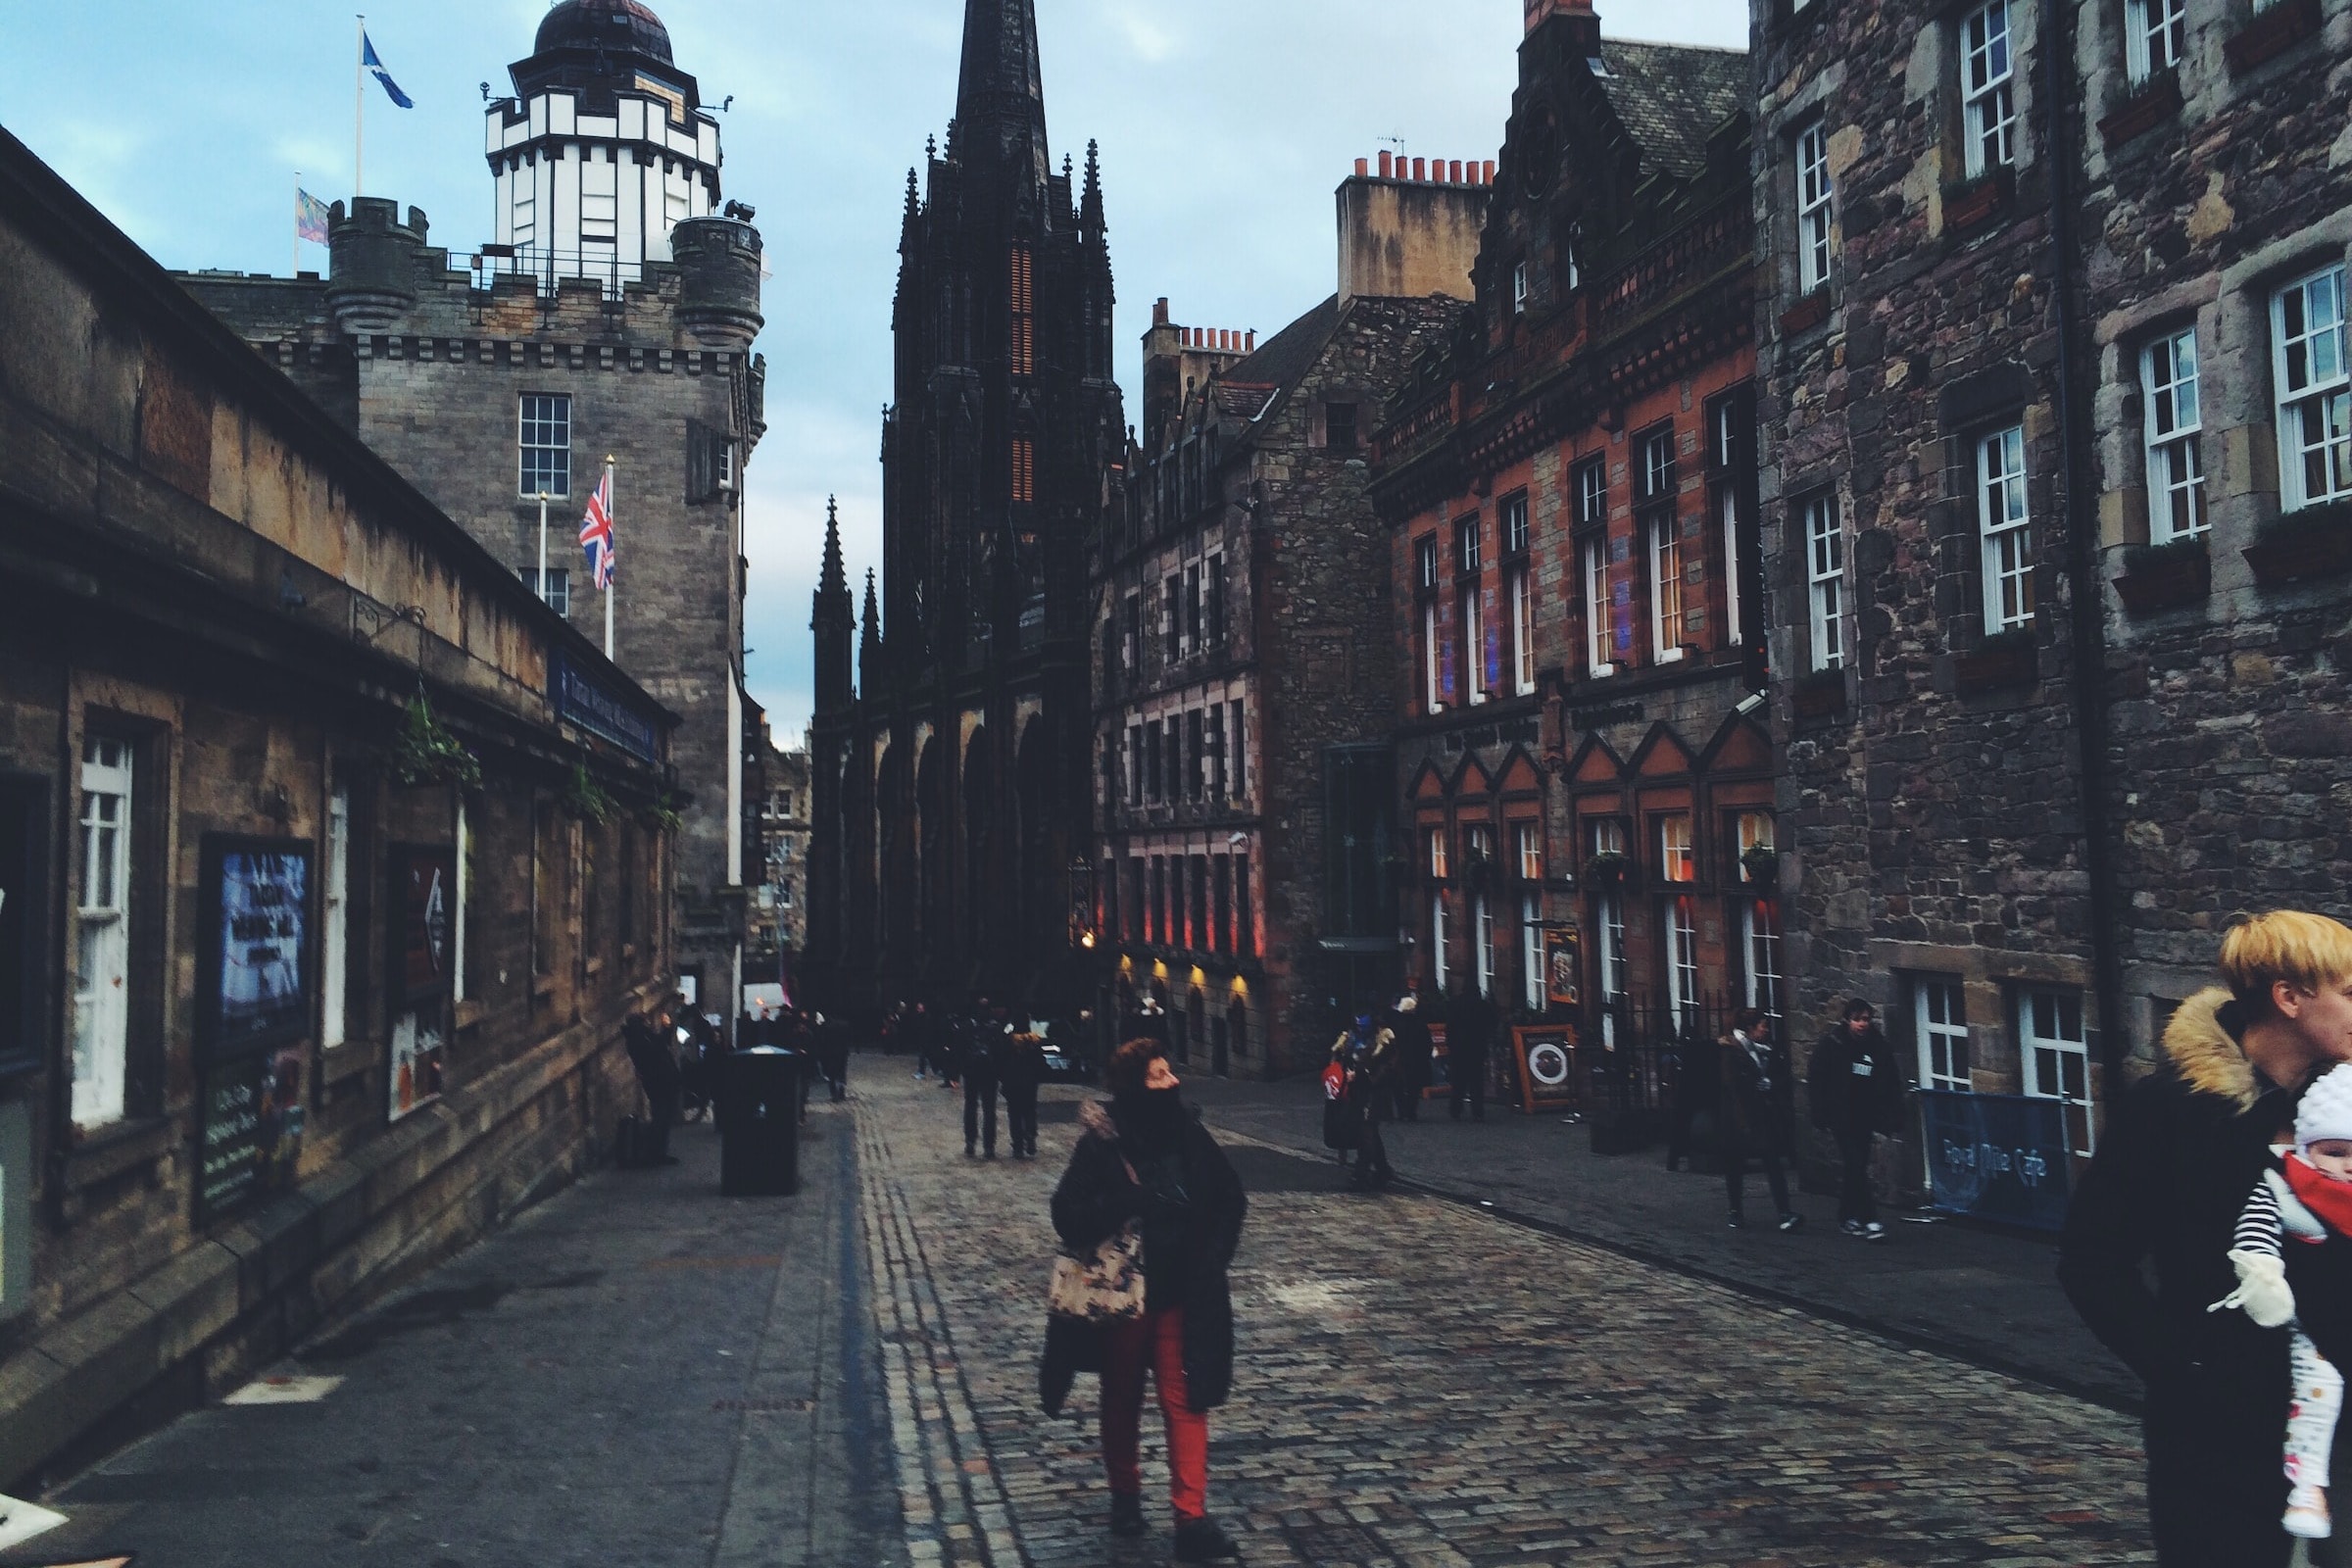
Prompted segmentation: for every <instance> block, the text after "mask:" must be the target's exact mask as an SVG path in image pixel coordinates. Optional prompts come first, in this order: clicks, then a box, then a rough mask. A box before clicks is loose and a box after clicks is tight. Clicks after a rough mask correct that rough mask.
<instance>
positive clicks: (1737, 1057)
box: [1715, 1035, 1791, 1153]
mask: <svg viewBox="0 0 2352 1568" xmlns="http://www.w3.org/2000/svg"><path fill="white" fill-rule="evenodd" d="M1715 1049H1716V1057H1717V1061H1718V1069H1717V1070H1718V1072H1719V1074H1720V1081H1721V1087H1722V1102H1721V1110H1720V1114H1721V1116H1722V1118H1723V1138H1724V1140H1725V1142H1726V1145H1727V1147H1731V1146H1735V1145H1736V1146H1737V1147H1738V1148H1740V1149H1742V1150H1745V1151H1746V1152H1749V1153H1764V1152H1773V1153H1779V1152H1782V1151H1783V1150H1785V1149H1787V1148H1788V1147H1789V1100H1790V1098H1791V1097H1790V1094H1789V1053H1788V1052H1786V1051H1784V1050H1782V1049H1781V1045H1780V1042H1778V1041H1767V1042H1765V1043H1764V1060H1763V1063H1762V1065H1758V1063H1757V1061H1756V1058H1755V1056H1754V1055H1753V1054H1751V1053H1750V1052H1749V1051H1748V1050H1747V1048H1746V1047H1744V1046H1742V1045H1740V1042H1739V1041H1737V1040H1734V1039H1733V1038H1732V1037H1731V1036H1730V1035H1725V1036H1724V1037H1723V1038H1722V1039H1721V1040H1719V1041H1717V1042H1716V1048H1715Z"/></svg>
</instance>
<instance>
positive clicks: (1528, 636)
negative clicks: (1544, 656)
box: [1511, 566, 1536, 697]
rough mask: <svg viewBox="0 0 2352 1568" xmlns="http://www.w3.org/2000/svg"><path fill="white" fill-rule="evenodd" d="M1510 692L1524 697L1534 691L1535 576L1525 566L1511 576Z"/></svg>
mask: <svg viewBox="0 0 2352 1568" xmlns="http://www.w3.org/2000/svg"><path fill="white" fill-rule="evenodd" d="M1511 666H1512V667H1511V691H1512V692H1513V693H1514V694H1515V695H1517V696H1520V697H1525V696H1527V695H1528V694H1530V693H1531V692H1533V691H1534V690H1535V689H1536V574H1535V572H1534V571H1533V570H1531V569H1530V568H1528V567H1526V566H1521V567H1520V568H1519V569H1518V570H1517V571H1515V572H1513V573H1511Z"/></svg>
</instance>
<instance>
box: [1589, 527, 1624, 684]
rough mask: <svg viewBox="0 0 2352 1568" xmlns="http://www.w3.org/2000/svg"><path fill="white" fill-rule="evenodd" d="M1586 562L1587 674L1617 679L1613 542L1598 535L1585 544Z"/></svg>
mask: <svg viewBox="0 0 2352 1568" xmlns="http://www.w3.org/2000/svg"><path fill="white" fill-rule="evenodd" d="M1583 555H1584V558H1585V640H1586V642H1587V643H1588V644H1590V645H1591V646H1589V647H1588V648H1587V649H1586V651H1585V660H1586V663H1587V664H1588V666H1589V668H1588V670H1587V673H1588V674H1590V675H1592V676H1593V677H1594V678H1598V677H1600V676H1603V675H1614V674H1616V673H1617V666H1616V664H1615V663H1614V662H1611V661H1610V659H1609V633H1610V630H1611V629H1612V628H1611V627H1610V624H1609V620H1610V616H1609V609H1610V606H1609V541H1608V539H1607V537H1606V536H1605V535H1602V534H1594V535H1593V536H1592V537H1591V538H1589V539H1587V540H1586V541H1585V543H1584V549H1583Z"/></svg>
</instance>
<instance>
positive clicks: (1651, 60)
mask: <svg viewBox="0 0 2352 1568" xmlns="http://www.w3.org/2000/svg"><path fill="white" fill-rule="evenodd" d="M1600 61H1601V64H1602V65H1603V66H1604V67H1606V68H1607V71H1608V74H1607V75H1605V76H1604V75H1601V74H1600V73H1597V72H1596V73H1593V82H1594V84H1595V85H1597V86H1598V87H1599V88H1600V90H1601V94H1602V96H1604V97H1606V98H1607V99H1608V101H1609V107H1610V109H1612V110H1613V111H1615V113H1616V115H1617V120H1618V123H1620V124H1622V125H1624V126H1625V129H1626V133H1627V134H1628V135H1629V136H1631V137H1632V138H1633V142H1634V145H1635V146H1636V147H1637V148H1639V149H1640V151H1641V159H1642V172H1643V173H1645V174H1650V173H1661V172H1662V173H1667V174H1672V175H1674V176H1675V177H1676V178H1677V179H1690V178H1693V177H1694V176H1696V175H1698V174H1700V173H1703V172H1705V171H1706V167H1707V140H1708V138H1709V137H1710V136H1712V135H1713V134H1714V133H1715V130H1716V128H1717V127H1718V126H1720V125H1722V123H1724V122H1725V121H1727V120H1729V119H1731V118H1732V117H1733V116H1734V115H1737V114H1739V113H1740V112H1741V111H1742V110H1744V109H1745V108H1746V107H1747V92H1748V80H1747V53H1746V51H1744V50H1740V49H1710V48H1706V47H1703V46H1701V45H1696V44H1679V43H1634V42H1628V41H1626V40H1623V39H1617V38H1603V39H1602V40H1601V41H1600Z"/></svg>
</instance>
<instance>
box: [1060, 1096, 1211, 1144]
mask: <svg viewBox="0 0 2352 1568" xmlns="http://www.w3.org/2000/svg"><path fill="white" fill-rule="evenodd" d="M1184 1115H1185V1120H1187V1121H1188V1122H1191V1123H1193V1124H1194V1125H1196V1126H1198V1125H1199V1124H1200V1122H1201V1107H1200V1106H1199V1105H1196V1104H1192V1103H1189V1102H1188V1103H1186V1105H1185V1107H1184ZM1078 1127H1079V1130H1080V1132H1081V1133H1083V1134H1084V1135H1085V1136H1086V1137H1088V1138H1100V1139H1102V1140H1103V1142H1104V1143H1106V1144H1115V1143H1117V1142H1118V1141H1119V1125H1118V1123H1117V1122H1115V1121H1113V1120H1111V1117H1110V1102H1109V1101H1107V1100H1081V1101H1080V1102H1078Z"/></svg>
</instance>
